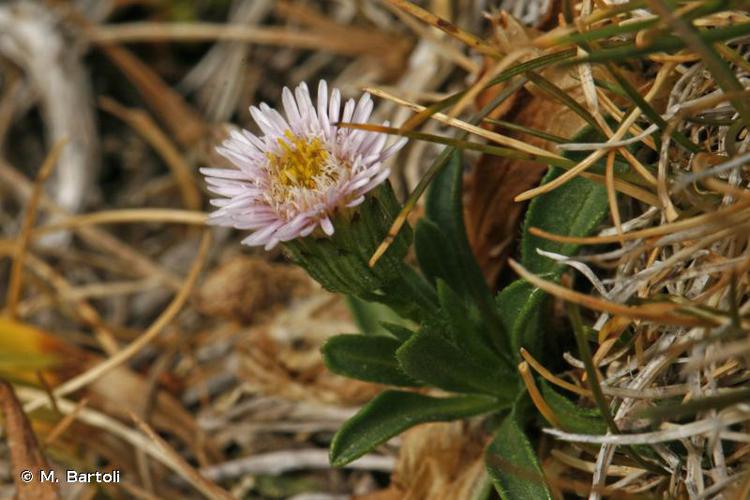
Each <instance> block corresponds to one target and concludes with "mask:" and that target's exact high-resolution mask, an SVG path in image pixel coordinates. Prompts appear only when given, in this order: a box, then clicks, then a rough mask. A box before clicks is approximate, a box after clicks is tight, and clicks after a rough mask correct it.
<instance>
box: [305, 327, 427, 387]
mask: <svg viewBox="0 0 750 500" xmlns="http://www.w3.org/2000/svg"><path fill="white" fill-rule="evenodd" d="M400 346H401V342H399V341H398V340H396V339H394V338H392V337H385V336H379V335H336V336H335V337H331V338H330V339H328V341H326V343H325V344H323V346H322V347H321V349H320V350H321V352H322V354H323V361H324V362H325V364H326V367H328V369H329V370H330V371H332V372H333V373H336V374H338V375H343V376H345V377H349V378H354V379H358V380H365V381H367V382H375V383H378V384H386V385H398V386H404V387H416V386H419V385H420V384H419V383H418V382H416V381H415V380H414V379H412V378H411V377H409V376H408V375H406V373H404V371H403V370H402V369H401V367H400V366H399V364H398V361H396V350H397V349H398V348H399V347H400Z"/></svg>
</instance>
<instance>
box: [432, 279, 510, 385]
mask: <svg viewBox="0 0 750 500" xmlns="http://www.w3.org/2000/svg"><path fill="white" fill-rule="evenodd" d="M437 293H438V300H439V301H440V313H441V315H442V317H443V319H444V320H445V323H446V325H448V327H449V330H450V339H451V341H452V342H453V343H454V344H455V345H459V346H461V348H462V349H463V350H464V351H466V352H467V353H468V354H469V355H470V356H471V359H473V360H480V359H483V358H484V359H486V358H488V357H491V358H492V359H493V360H494V359H496V360H497V361H501V359H499V358H498V357H497V355H496V354H495V350H494V349H493V347H492V340H491V339H490V338H489V337H488V334H489V331H488V329H487V328H486V327H485V325H484V323H483V322H482V318H481V315H480V314H479V310H478V309H477V307H476V305H475V304H473V303H472V302H469V303H466V302H465V301H464V300H463V299H462V298H461V297H460V296H459V295H458V294H457V293H456V292H455V291H454V290H453V289H451V288H450V286H448V284H447V283H446V282H445V281H443V280H441V279H438V280H437ZM508 367H509V368H508V371H514V370H511V369H510V364H509V365H508Z"/></svg>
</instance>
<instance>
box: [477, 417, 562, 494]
mask: <svg viewBox="0 0 750 500" xmlns="http://www.w3.org/2000/svg"><path fill="white" fill-rule="evenodd" d="M485 462H486V465H487V471H488V472H489V474H490V477H492V480H493V482H494V483H495V489H496V490H497V492H498V493H499V494H500V497H501V498H503V500H527V499H534V500H545V499H549V500H552V494H551V493H550V491H549V489H548V488H547V485H546V484H545V480H544V475H543V474H542V469H541V467H539V463H538V462H537V459H536V453H535V452H534V449H533V448H532V447H531V443H530V442H529V440H528V438H527V437H526V435H525V434H524V433H523V430H522V429H521V427H520V426H519V425H518V423H517V421H516V417H515V414H514V413H511V414H510V415H508V416H507V417H506V418H505V420H504V421H503V423H502V424H501V425H500V428H499V429H498V430H497V433H496V434H495V439H493V441H492V443H491V444H490V445H489V447H488V448H487V451H486V452H485Z"/></svg>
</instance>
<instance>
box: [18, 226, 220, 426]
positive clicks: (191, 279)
mask: <svg viewBox="0 0 750 500" xmlns="http://www.w3.org/2000/svg"><path fill="white" fill-rule="evenodd" d="M210 241H211V238H210V233H209V232H208V231H204V232H203V237H202V239H201V243H200V247H199V249H198V255H197V256H196V258H195V261H194V262H193V265H192V267H191V269H190V272H189V273H188V275H187V277H186V278H185V280H184V282H183V284H182V287H181V288H180V290H179V292H178V293H177V295H176V296H175V297H174V299H172V302H171V303H170V304H169V306H168V307H167V308H166V309H164V311H162V313H161V314H160V315H159V317H158V318H157V319H156V321H154V322H153V323H152V324H151V326H150V327H149V328H148V329H147V330H146V331H145V332H144V333H143V334H142V335H141V336H140V337H138V338H137V339H136V340H134V341H133V342H131V343H130V344H128V345H127V346H126V347H124V348H123V349H121V350H120V351H118V352H117V353H116V354H115V355H113V356H111V357H109V358H107V359H106V360H105V361H103V362H101V363H99V364H98V365H96V366H94V367H92V368H91V369H89V370H88V371H85V372H83V373H82V374H80V375H78V376H77V377H74V378H72V379H70V380H68V381H67V382H65V383H63V384H62V385H60V386H59V387H57V388H56V389H55V391H54V395H55V396H56V397H62V396H65V395H66V394H70V393H71V392H73V391H76V390H78V389H80V388H81V387H84V386H86V385H87V384H89V383H91V382H93V381H95V380H97V379H98V378H100V377H101V376H102V375H103V374H104V373H106V372H108V371H110V370H112V369H113V368H115V367H116V366H119V365H121V364H123V363H125V362H126V361H127V360H128V359H130V358H131V357H132V356H133V355H134V354H136V353H137V352H138V351H140V350H141V349H142V348H143V347H144V346H146V345H147V344H148V343H150V342H151V341H152V340H153V339H154V338H155V337H156V336H157V335H159V333H160V332H161V331H162V329H163V328H164V327H165V326H166V325H167V324H169V322H170V321H172V319H173V318H174V317H175V315H177V313H178V312H179V311H180V309H181V308H182V306H183V305H184V304H185V302H186V301H187V300H188V298H189V296H190V293H191V291H192V289H193V286H194V285H195V283H196V281H197V279H198V275H199V273H200V271H201V268H202V267H203V264H204V262H205V259H206V255H207V253H208V248H209V245H210ZM43 405H44V398H40V399H37V400H34V401H31V402H30V403H27V405H26V407H25V409H26V411H29V412H30V411H33V410H35V409H37V408H40V407H41V406H43Z"/></svg>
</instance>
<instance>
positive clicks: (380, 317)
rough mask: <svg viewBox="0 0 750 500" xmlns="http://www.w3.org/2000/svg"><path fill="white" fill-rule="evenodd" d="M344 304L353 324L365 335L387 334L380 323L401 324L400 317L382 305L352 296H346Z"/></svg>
mask: <svg viewBox="0 0 750 500" xmlns="http://www.w3.org/2000/svg"><path fill="white" fill-rule="evenodd" d="M346 303H347V305H348V306H349V311H350V312H351V313H352V316H353V318H354V322H355V323H356V324H357V326H358V327H359V330H360V332H361V333H364V334H365V335H383V334H388V333H389V332H388V330H387V329H385V328H384V327H383V326H382V325H381V323H382V322H389V323H394V324H399V323H403V320H402V319H401V317H400V316H399V315H398V314H396V313H395V312H393V309H391V308H390V307H387V306H385V305H384V304H380V303H377V302H369V301H366V300H362V299H360V298H357V297H355V296H353V295H347V297H346Z"/></svg>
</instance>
